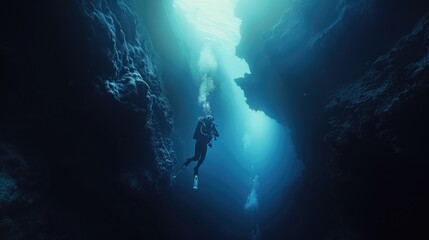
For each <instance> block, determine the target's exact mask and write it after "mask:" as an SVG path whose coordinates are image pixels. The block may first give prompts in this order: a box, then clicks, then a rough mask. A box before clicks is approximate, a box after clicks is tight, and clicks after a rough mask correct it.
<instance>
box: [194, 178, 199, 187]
mask: <svg viewBox="0 0 429 240" xmlns="http://www.w3.org/2000/svg"><path fill="white" fill-rule="evenodd" d="M197 189H198V175H194V190H197Z"/></svg>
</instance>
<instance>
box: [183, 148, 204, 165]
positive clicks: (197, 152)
mask: <svg viewBox="0 0 429 240" xmlns="http://www.w3.org/2000/svg"><path fill="white" fill-rule="evenodd" d="M199 152H200V150H199V148H198V142H196V143H195V153H194V156H193V157H191V158H188V159H186V162H185V163H184V164H183V166H182V168H186V167H187V166H188V165H189V164H190V163H191V162H192V161H197V160H198V159H199V155H200V153H199Z"/></svg>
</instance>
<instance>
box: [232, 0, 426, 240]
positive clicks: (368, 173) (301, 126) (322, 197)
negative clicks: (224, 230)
mask: <svg viewBox="0 0 429 240" xmlns="http://www.w3.org/2000/svg"><path fill="white" fill-rule="evenodd" d="M428 11H429V6H428V3H426V2H424V1H408V2H403V1H382V0H379V1H363V0H356V1H334V0H332V1H311V0H307V1H305V0H303V1H296V2H294V3H293V4H290V5H289V6H288V8H287V9H284V12H283V14H282V15H281V16H280V17H279V21H278V22H277V23H275V24H273V26H272V27H271V28H269V29H267V30H266V32H265V35H264V37H263V38H262V39H258V40H255V41H252V39H249V38H246V36H251V35H252V33H251V30H250V29H251V28H250V27H248V25H247V24H250V22H251V20H250V15H251V14H249V16H247V15H245V14H244V15H243V14H242V15H241V16H242V18H243V26H244V27H243V29H242V31H243V35H242V38H243V41H242V44H241V45H240V46H239V48H238V50H237V53H238V54H239V55H241V56H243V57H245V58H246V60H247V62H248V63H249V65H250V69H251V72H252V74H251V75H247V76H246V77H245V78H244V79H238V80H237V82H238V83H239V85H240V86H241V87H242V88H243V89H244V92H245V94H246V97H247V99H248V103H249V105H250V106H251V107H253V108H257V109H261V110H263V111H265V112H266V113H268V114H269V115H270V116H272V117H273V118H275V119H277V120H278V121H279V122H281V123H283V124H285V125H287V126H288V127H289V128H290V130H291V135H292V138H293V140H294V144H295V147H296V151H297V154H298V156H299V158H300V159H301V160H303V162H304V163H305V165H306V171H305V173H304V174H303V176H302V178H301V179H300V180H299V181H298V182H297V184H296V186H295V187H293V188H291V189H290V193H288V195H289V196H290V197H289V198H287V199H285V202H286V201H287V204H285V206H288V207H285V209H284V210H283V211H281V212H282V214H281V217H280V220H278V221H276V222H273V223H272V224H271V227H270V228H268V229H266V230H265V237H266V238H267V239H398V238H399V239H401V238H402V239H403V238H410V237H411V238H412V237H413V236H419V234H425V235H427V233H425V232H424V226H423V223H422V219H424V218H423V217H424V216H425V215H426V213H427V211H426V209H427V208H426V207H425V205H426V204H425V202H427V200H428V199H427V197H426V195H427V194H425V193H426V191H427V190H425V188H426V187H425V186H426V185H427V183H428V178H427V176H425V175H426V174H425V172H426V171H427V170H428V169H429V166H428V163H427V161H426V160H425V159H428V153H427V151H426V147H425V142H427V141H425V136H427V134H428V130H429V129H428V127H427V124H426V122H427V121H428V114H427V113H426V112H427V111H426V110H425V109H427V108H428V104H429V101H428V100H429V99H428V95H427V91H428V82H427V78H428V65H427V64H428V42H429V40H428V39H429V38H428V29H429V26H428V15H425V14H426V12H428ZM246 17H247V18H249V20H247V18H246ZM246 29H247V30H246ZM246 31H250V32H246ZM262 231H263V232H264V230H262Z"/></svg>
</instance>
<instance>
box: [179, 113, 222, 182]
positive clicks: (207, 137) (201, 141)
mask: <svg viewBox="0 0 429 240" xmlns="http://www.w3.org/2000/svg"><path fill="white" fill-rule="evenodd" d="M213 121H214V118H213V117H212V116H211V115H208V116H206V117H204V118H203V117H200V118H199V119H198V124H197V127H196V128H195V131H194V139H195V140H196V142H195V155H194V156H193V157H191V158H188V159H187V160H186V162H185V163H184V164H183V166H182V167H181V168H180V169H179V171H178V172H177V173H176V175H178V174H179V173H180V172H181V171H182V170H183V169H185V168H186V167H187V166H188V165H189V164H190V163H191V162H192V161H198V163H197V165H196V166H195V168H194V175H195V176H196V175H198V169H199V168H200V166H201V164H202V163H203V162H204V159H205V158H206V154H207V146H209V147H212V143H211V142H212V139H214V140H215V141H216V138H217V137H219V132H218V131H217V129H216V125H215V124H214V123H213Z"/></svg>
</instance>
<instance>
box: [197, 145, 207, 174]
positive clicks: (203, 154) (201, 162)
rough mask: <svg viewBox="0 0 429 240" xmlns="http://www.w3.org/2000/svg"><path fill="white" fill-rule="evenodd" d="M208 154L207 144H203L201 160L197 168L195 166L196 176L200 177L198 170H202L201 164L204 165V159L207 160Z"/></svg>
mask: <svg viewBox="0 0 429 240" xmlns="http://www.w3.org/2000/svg"><path fill="white" fill-rule="evenodd" d="M206 154H207V144H202V145H201V156H200V159H199V160H198V163H197V166H195V168H194V175H198V169H199V168H200V166H201V164H203V162H204V159H206Z"/></svg>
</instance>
